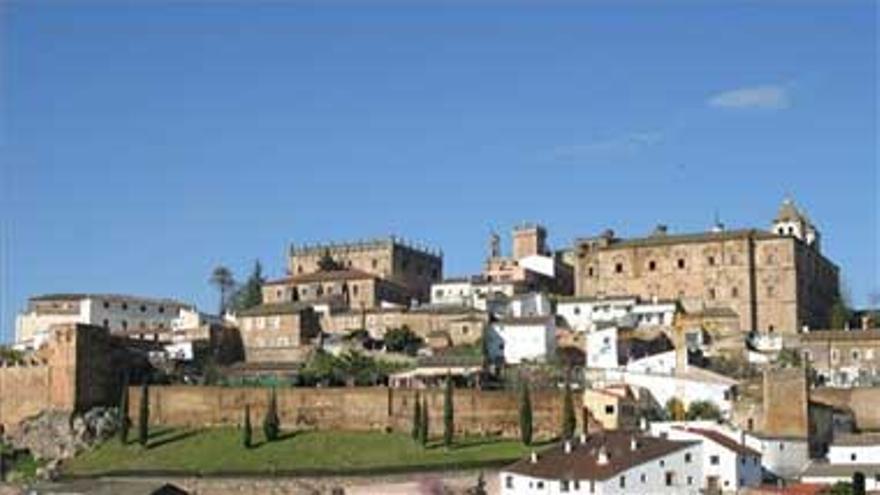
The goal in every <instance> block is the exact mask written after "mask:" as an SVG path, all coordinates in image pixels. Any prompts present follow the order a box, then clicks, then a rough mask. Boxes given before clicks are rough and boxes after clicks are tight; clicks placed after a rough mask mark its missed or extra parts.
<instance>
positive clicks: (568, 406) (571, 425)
mask: <svg viewBox="0 0 880 495" xmlns="http://www.w3.org/2000/svg"><path fill="white" fill-rule="evenodd" d="M576 427H577V418H576V417H575V412H574V400H573V399H572V397H571V383H569V381H568V379H566V380H565V395H564V396H563V401H562V438H563V440H564V439H568V438H571V437H573V436H574V430H575V428H576Z"/></svg>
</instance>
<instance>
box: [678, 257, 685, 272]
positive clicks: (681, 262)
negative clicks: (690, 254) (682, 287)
mask: <svg viewBox="0 0 880 495" xmlns="http://www.w3.org/2000/svg"><path fill="white" fill-rule="evenodd" d="M678 269H679V270H683V269H684V258H679V259H678Z"/></svg>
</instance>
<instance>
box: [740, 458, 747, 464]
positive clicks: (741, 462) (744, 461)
mask: <svg viewBox="0 0 880 495" xmlns="http://www.w3.org/2000/svg"><path fill="white" fill-rule="evenodd" d="M739 463H740V464H742V465H743V466H745V465H746V458H745V457H741V458H740V459H739Z"/></svg>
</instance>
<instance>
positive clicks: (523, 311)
mask: <svg viewBox="0 0 880 495" xmlns="http://www.w3.org/2000/svg"><path fill="white" fill-rule="evenodd" d="M508 314H509V316H511V317H513V318H527V317H531V316H549V315H551V314H553V311H552V309H551V307H550V298H548V297H547V295H546V294H544V293H543V292H530V293H528V294H519V295H516V296H514V297H513V298H512V299H511V300H510V304H509V305H508Z"/></svg>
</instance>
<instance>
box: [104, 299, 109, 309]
mask: <svg viewBox="0 0 880 495" xmlns="http://www.w3.org/2000/svg"><path fill="white" fill-rule="evenodd" d="M108 308H110V303H109V302H107V301H104V309H108Z"/></svg>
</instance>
